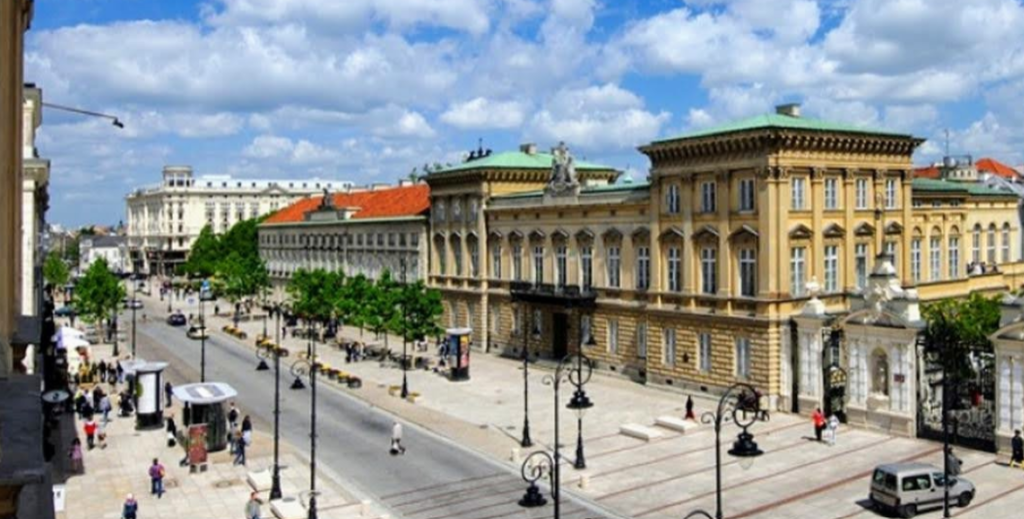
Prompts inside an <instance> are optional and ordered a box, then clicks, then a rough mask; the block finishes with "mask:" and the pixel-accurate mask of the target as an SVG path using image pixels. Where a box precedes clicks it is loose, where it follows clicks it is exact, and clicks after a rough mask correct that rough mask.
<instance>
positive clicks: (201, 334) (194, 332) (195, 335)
mask: <svg viewBox="0 0 1024 519" xmlns="http://www.w3.org/2000/svg"><path fill="white" fill-rule="evenodd" d="M185 335H187V336H188V338H189V339H197V340H198V339H203V338H209V337H210V336H209V335H207V334H206V327H205V326H189V327H188V331H187V332H185Z"/></svg>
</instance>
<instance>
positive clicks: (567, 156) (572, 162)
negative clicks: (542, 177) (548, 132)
mask: <svg viewBox="0 0 1024 519" xmlns="http://www.w3.org/2000/svg"><path fill="white" fill-rule="evenodd" d="M579 185H580V183H579V180H578V179H577V177H576V159H574V158H573V156H572V154H571V153H569V147H568V146H566V145H565V143H564V142H559V143H558V146H556V147H554V148H552V149H551V178H550V179H549V180H548V187H547V190H548V191H549V192H551V193H552V194H563V193H567V192H572V193H575V192H576V189H577V188H579Z"/></svg>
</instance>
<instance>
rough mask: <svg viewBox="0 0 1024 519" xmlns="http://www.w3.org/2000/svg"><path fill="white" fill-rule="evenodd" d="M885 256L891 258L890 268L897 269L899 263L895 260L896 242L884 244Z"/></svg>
mask: <svg viewBox="0 0 1024 519" xmlns="http://www.w3.org/2000/svg"><path fill="white" fill-rule="evenodd" d="M885 254H886V255H888V256H889V257H890V258H892V266H893V268H897V265H899V264H900V263H899V260H897V259H896V242H895V241H887V242H885ZM897 269H898V268H897Z"/></svg>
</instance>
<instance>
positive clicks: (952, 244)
mask: <svg viewBox="0 0 1024 519" xmlns="http://www.w3.org/2000/svg"><path fill="white" fill-rule="evenodd" d="M958 277H960V238H959V237H957V236H950V237H949V278H950V279H956V278H958Z"/></svg>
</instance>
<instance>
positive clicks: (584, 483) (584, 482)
mask: <svg viewBox="0 0 1024 519" xmlns="http://www.w3.org/2000/svg"><path fill="white" fill-rule="evenodd" d="M588 486H590V476H589V475H587V474H581V475H580V488H581V489H585V488H587V487H588Z"/></svg>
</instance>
